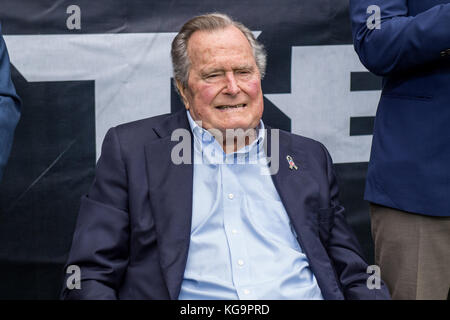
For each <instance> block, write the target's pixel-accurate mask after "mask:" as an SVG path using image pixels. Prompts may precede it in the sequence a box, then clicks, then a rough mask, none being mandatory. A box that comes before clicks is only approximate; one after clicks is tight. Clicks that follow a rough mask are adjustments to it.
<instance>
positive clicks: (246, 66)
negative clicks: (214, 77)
mask: <svg viewBox="0 0 450 320" xmlns="http://www.w3.org/2000/svg"><path fill="white" fill-rule="evenodd" d="M253 69H254V66H252V65H247V64H246V65H240V66H238V67H236V68H233V71H238V70H253ZM216 72H224V69H222V68H213V69H205V70H202V71H201V74H202V76H205V75H208V74H211V73H216Z"/></svg>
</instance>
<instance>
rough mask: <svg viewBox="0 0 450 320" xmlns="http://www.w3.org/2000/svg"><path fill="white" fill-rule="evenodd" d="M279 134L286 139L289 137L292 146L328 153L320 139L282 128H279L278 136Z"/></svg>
mask: <svg viewBox="0 0 450 320" xmlns="http://www.w3.org/2000/svg"><path fill="white" fill-rule="evenodd" d="M281 135H283V136H284V137H285V138H286V139H290V140H291V143H292V145H293V146H294V147H298V148H300V149H302V150H305V151H308V152H317V153H321V154H323V153H324V152H326V153H328V150H327V148H326V147H325V146H324V144H323V143H321V142H320V141H317V140H314V139H311V138H308V137H305V136H301V135H298V134H295V133H291V132H287V131H284V130H280V136H281Z"/></svg>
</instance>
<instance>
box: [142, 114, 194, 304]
mask: <svg viewBox="0 0 450 320" xmlns="http://www.w3.org/2000/svg"><path fill="white" fill-rule="evenodd" d="M153 129H154V131H155V132H156V133H157V135H158V136H159V137H160V139H157V140H154V141H151V142H150V143H149V144H147V145H146V147H145V155H146V164H147V175H148V183H149V198H150V207H151V210H152V214H153V216H154V219H155V227H156V232H157V241H158V250H159V255H160V264H161V269H162V272H163V275H164V278H165V281H166V284H167V288H168V290H169V294H170V298H171V299H177V298H178V295H179V291H180V288H181V282H182V279H183V275H184V270H185V267H186V261H187V254H188V248H189V240H190V232H191V218H192V181H193V167H192V156H191V159H190V160H191V161H190V163H187V164H184V163H182V164H178V165H177V164H175V163H174V162H173V161H172V159H171V154H172V150H173V148H174V147H175V146H176V145H177V144H179V143H182V141H181V140H180V141H171V135H172V132H173V131H174V130H176V129H184V130H186V131H185V133H186V134H187V133H188V135H185V139H187V138H188V139H189V141H184V143H185V144H187V145H188V146H189V147H190V148H191V147H192V136H191V131H190V127H189V123H188V121H187V117H186V114H185V111H182V112H178V113H176V114H174V115H173V116H172V117H169V118H168V119H167V120H166V121H165V122H163V123H161V125H160V126H158V127H155V128H153ZM191 150H192V148H191ZM185 151H187V150H185Z"/></svg>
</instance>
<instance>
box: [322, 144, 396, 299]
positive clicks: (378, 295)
mask: <svg viewBox="0 0 450 320" xmlns="http://www.w3.org/2000/svg"><path fill="white" fill-rule="evenodd" d="M322 148H323V151H324V153H325V157H326V160H327V178H328V183H329V186H330V207H331V208H333V212H332V213H333V222H332V227H331V230H330V236H329V239H328V243H327V248H326V249H327V253H328V255H329V256H330V259H331V260H332V262H333V265H334V269H335V271H336V274H337V277H338V279H339V283H340V284H341V287H342V290H343V293H344V296H345V299H348V300H376V299H390V295H389V291H388V289H387V287H386V285H385V284H384V282H383V281H381V279H379V280H380V288H379V289H376V288H374V289H369V287H368V285H367V282H368V280H369V277H370V276H372V274H371V273H367V267H368V265H367V262H366V260H365V258H364V256H363V254H362V250H361V247H360V245H359V241H358V239H357V238H356V236H355V234H354V232H353V230H352V228H351V227H350V226H349V225H348V224H347V221H346V218H345V210H344V208H343V207H342V206H341V205H340V203H339V199H338V197H339V190H338V184H337V181H336V177H335V174H334V169H333V162H332V160H331V157H330V154H329V153H328V151H327V150H326V148H325V147H324V146H322Z"/></svg>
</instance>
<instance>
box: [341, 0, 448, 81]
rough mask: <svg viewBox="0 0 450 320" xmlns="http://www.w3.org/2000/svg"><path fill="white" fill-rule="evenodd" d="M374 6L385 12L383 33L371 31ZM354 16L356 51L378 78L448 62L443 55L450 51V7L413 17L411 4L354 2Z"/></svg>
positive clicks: (405, 0)
mask: <svg viewBox="0 0 450 320" xmlns="http://www.w3.org/2000/svg"><path fill="white" fill-rule="evenodd" d="M423 1H426V0H423ZM371 5H377V6H379V7H380V9H381V28H380V29H373V28H372V29H370V28H368V27H367V19H368V18H369V17H370V16H371V13H367V9H368V7H369V6H371ZM350 16H351V20H352V33H353V43H354V46H355V50H356V52H357V53H358V55H359V58H360V59H361V62H362V63H363V64H364V65H365V66H366V68H367V69H368V70H370V71H371V72H373V73H375V74H378V75H383V76H384V75H388V74H390V73H392V72H398V71H404V70H407V69H410V68H414V67H416V66H420V65H423V64H426V63H429V62H434V61H437V60H439V59H444V58H443V57H441V52H442V51H444V50H447V49H449V48H450V3H448V4H441V5H436V6H434V7H432V8H430V9H428V10H427V11H424V12H422V13H420V14H418V15H416V16H410V15H409V9H408V0H350Z"/></svg>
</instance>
